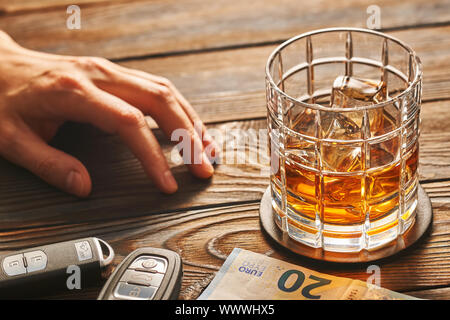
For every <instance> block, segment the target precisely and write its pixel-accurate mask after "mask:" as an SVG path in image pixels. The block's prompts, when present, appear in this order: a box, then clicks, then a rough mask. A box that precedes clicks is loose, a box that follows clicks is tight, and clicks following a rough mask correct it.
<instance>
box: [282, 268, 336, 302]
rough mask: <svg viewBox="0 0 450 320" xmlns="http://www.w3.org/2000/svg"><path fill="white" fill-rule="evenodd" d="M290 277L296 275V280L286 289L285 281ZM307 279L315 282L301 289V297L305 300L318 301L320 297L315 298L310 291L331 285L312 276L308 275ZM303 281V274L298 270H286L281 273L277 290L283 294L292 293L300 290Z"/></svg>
mask: <svg viewBox="0 0 450 320" xmlns="http://www.w3.org/2000/svg"><path fill="white" fill-rule="evenodd" d="M291 275H296V276H297V280H295V282H294V284H293V285H292V286H290V287H289V288H287V287H286V281H287V279H288V278H289V277H290V276H291ZM309 279H312V280H315V281H317V282H314V283H311V284H309V285H307V286H306V287H304V288H303V289H302V295H303V296H304V297H305V298H307V299H320V296H315V295H312V294H311V290H313V289H315V288H318V287H322V286H325V285H327V284H330V283H331V280H328V279H323V278H319V277H316V276H314V275H310V276H309ZM304 281H305V274H304V273H303V272H301V271H299V270H288V271H286V272H285V273H283V274H282V275H281V277H280V279H279V280H278V288H279V289H280V290H281V291H284V292H294V291H297V290H298V289H300V287H301V286H302V284H303V282H304Z"/></svg>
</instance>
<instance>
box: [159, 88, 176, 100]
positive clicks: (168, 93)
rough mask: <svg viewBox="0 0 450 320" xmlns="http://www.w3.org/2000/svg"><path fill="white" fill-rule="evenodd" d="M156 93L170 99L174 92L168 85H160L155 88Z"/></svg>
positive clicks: (162, 97)
mask: <svg viewBox="0 0 450 320" xmlns="http://www.w3.org/2000/svg"><path fill="white" fill-rule="evenodd" d="M155 91H156V92H155V93H156V95H157V96H158V97H160V98H161V99H164V100H170V99H171V98H172V92H171V90H170V89H169V88H168V87H166V86H158V87H157V88H156V89H155Z"/></svg>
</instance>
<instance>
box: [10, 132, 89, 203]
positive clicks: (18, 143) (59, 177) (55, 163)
mask: <svg viewBox="0 0 450 320" xmlns="http://www.w3.org/2000/svg"><path fill="white" fill-rule="evenodd" d="M2 151H4V152H2V153H3V155H4V157H5V158H6V159H8V160H9V161H11V162H14V163H17V164H18V165H20V166H22V167H24V168H26V169H28V170H29V171H31V172H32V173H34V174H35V175H37V176H38V177H40V178H41V179H42V180H44V181H46V182H47V183H49V184H51V185H53V186H55V187H57V188H59V189H61V190H64V191H66V192H68V193H70V194H73V195H76V196H78V197H86V196H88V195H89V193H90V192H91V189H92V184H91V178H90V177H89V173H88V171H87V170H86V168H85V167H84V165H83V164H82V163H81V162H80V161H79V160H77V159H76V158H74V157H72V156H70V155H68V154H67V153H65V152H62V151H60V150H57V149H55V148H53V147H51V146H49V145H48V144H47V143H45V141H43V140H42V139H41V138H39V137H37V136H36V135H34V134H33V133H28V134H19V136H18V137H16V140H15V143H14V144H12V145H11V147H10V148H8V149H7V150H5V149H3V150H2Z"/></svg>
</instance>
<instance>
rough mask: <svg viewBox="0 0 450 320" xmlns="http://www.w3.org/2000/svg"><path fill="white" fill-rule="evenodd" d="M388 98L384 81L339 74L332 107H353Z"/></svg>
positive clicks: (334, 85) (332, 96)
mask: <svg viewBox="0 0 450 320" xmlns="http://www.w3.org/2000/svg"><path fill="white" fill-rule="evenodd" d="M386 98H387V90H386V83H385V82H383V81H376V80H370V79H360V78H354V77H349V76H339V77H337V78H336V80H334V83H333V88H332V91H331V107H339V108H353V107H359V106H365V105H370V104H376V103H380V102H383V101H385V100H386Z"/></svg>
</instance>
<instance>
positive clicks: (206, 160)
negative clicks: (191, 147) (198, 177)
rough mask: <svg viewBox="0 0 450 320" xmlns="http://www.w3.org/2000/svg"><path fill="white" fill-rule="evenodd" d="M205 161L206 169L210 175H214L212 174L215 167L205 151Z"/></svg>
mask: <svg viewBox="0 0 450 320" xmlns="http://www.w3.org/2000/svg"><path fill="white" fill-rule="evenodd" d="M203 163H204V168H205V169H206V171H207V173H208V177H210V176H212V174H213V173H214V168H213V166H212V164H211V162H210V161H209V159H208V157H207V156H206V154H204V153H203Z"/></svg>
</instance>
